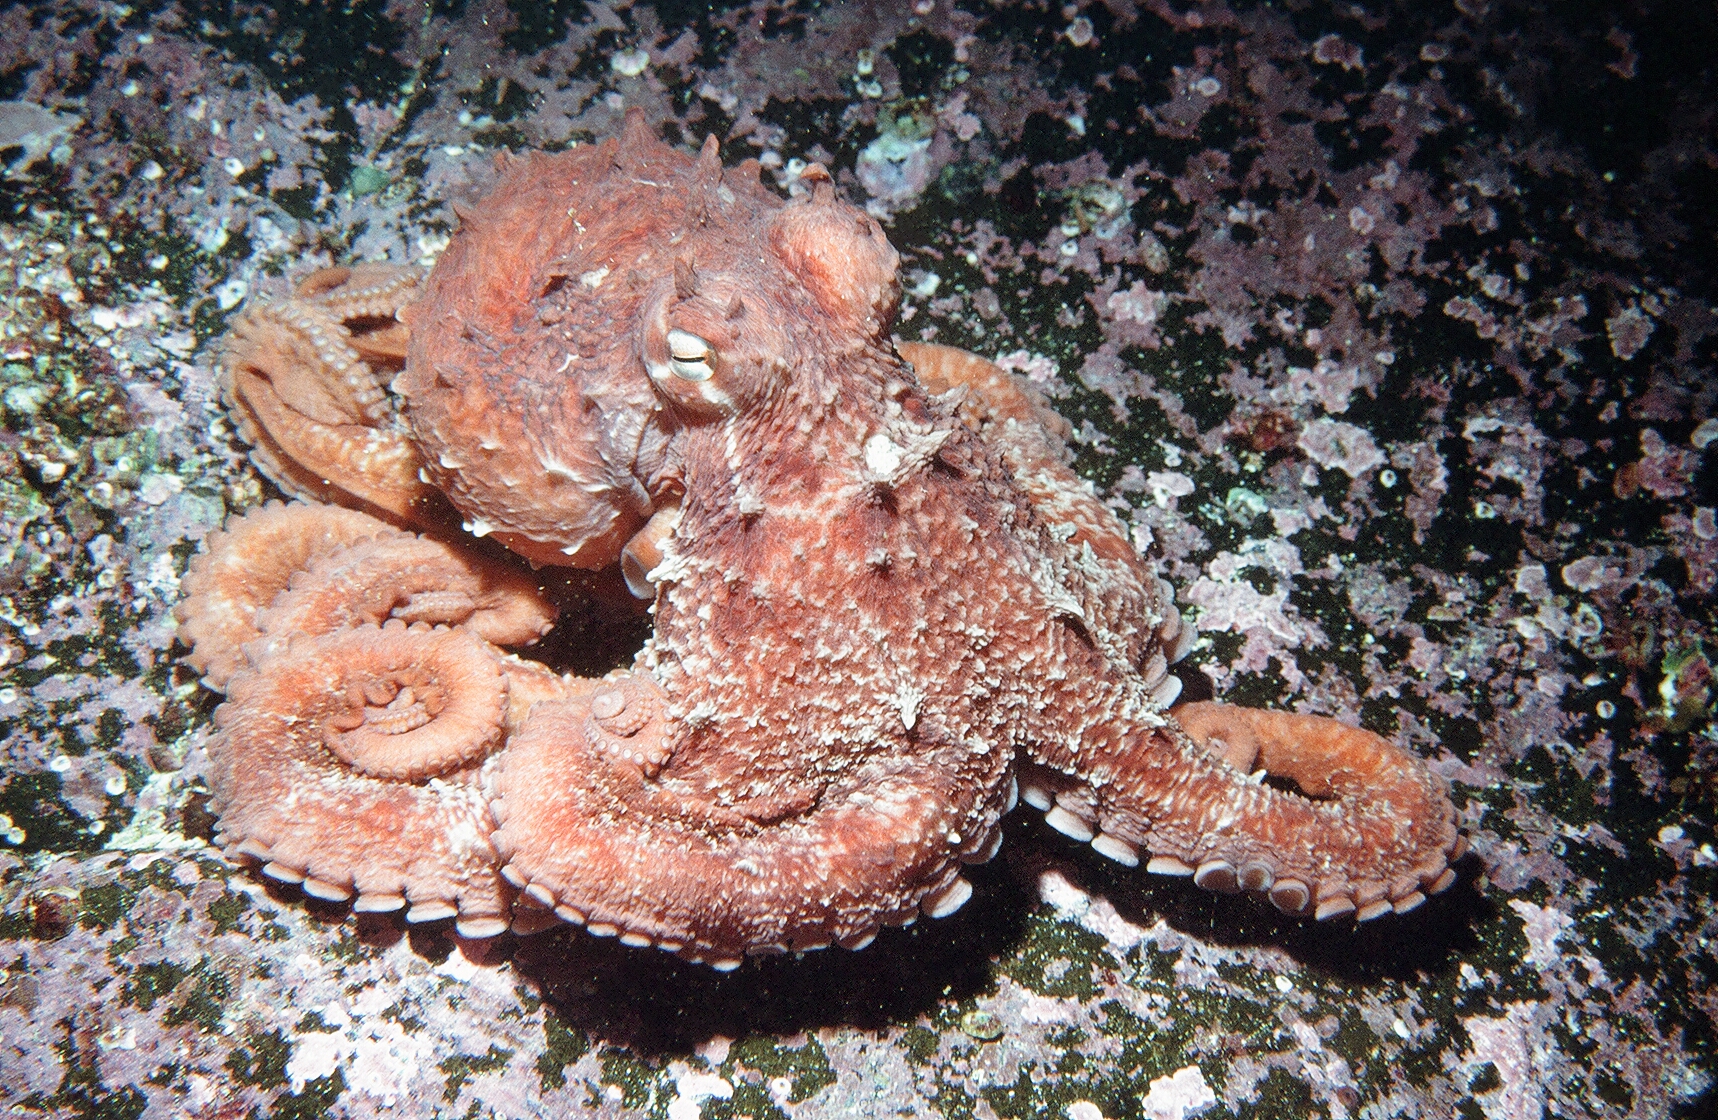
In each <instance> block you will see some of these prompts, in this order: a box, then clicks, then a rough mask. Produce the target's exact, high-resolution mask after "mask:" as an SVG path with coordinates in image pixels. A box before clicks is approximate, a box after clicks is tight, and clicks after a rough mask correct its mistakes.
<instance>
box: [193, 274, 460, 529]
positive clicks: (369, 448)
mask: <svg viewBox="0 0 1718 1120" xmlns="http://www.w3.org/2000/svg"><path fill="white" fill-rule="evenodd" d="M418 277H419V274H418V273H417V272H416V271H415V270H409V269H399V268H392V267H384V266H361V267H360V268H356V269H344V268H341V269H325V270H323V271H322V272H318V273H316V274H314V275H312V276H311V277H310V278H309V279H307V280H306V281H305V282H304V284H302V285H301V286H300V288H299V291H298V294H297V296H296V297H295V298H293V299H289V300H286V301H284V302H282V303H276V304H264V305H260V306H257V307H250V308H247V309H246V310H245V311H244V312H243V313H241V314H240V315H239V316H238V318H237V319H235V320H234V322H233V327H232V330H231V331H230V332H229V334H228V336H227V339H226V342H225V344H224V350H223V353H222V359H221V368H220V377H221V395H222V398H223V399H224V400H225V401H226V403H227V405H228V406H229V408H231V410H232V412H233V415H234V417H235V418H236V420H237V423H238V426H239V434H240V435H241V436H242V437H243V438H244V439H245V441H246V442H248V443H250V444H251V445H252V452H251V458H252V461H253V462H255V463H256V465H257V467H258V469H259V470H261V471H262V472H263V473H264V474H266V475H268V477H269V478H270V479H272V480H273V481H274V482H275V483H276V484H277V485H279V486H280V487H281V489H283V490H286V491H287V492H289V493H291V494H295V495H297V496H299V497H303V498H313V499H320V500H325V501H333V502H336V503H339V504H344V505H351V506H364V505H367V506H370V507H373V508H374V509H376V510H378V511H380V512H382V513H385V514H387V515H389V516H392V517H396V518H400V519H402V520H406V521H410V520H413V519H414V518H415V516H416V511H417V507H418V506H419V505H420V503H422V502H423V501H425V500H426V499H427V498H428V497H429V495H430V490H429V488H428V486H427V485H426V484H425V483H424V482H423V481H422V480H421V479H420V478H419V477H418V472H419V469H420V467H421V466H422V464H421V462H420V461H419V458H418V453H417V451H416V449H415V448H414V447H413V445H412V443H411V441H410V440H409V439H408V438H407V436H406V434H405V433H404V431H403V429H402V428H401V427H400V426H399V425H398V423H397V422H396V420H395V418H394V416H393V407H392V404H391V403H390V401H389V398H388V395H387V392H386V390H385V389H384V387H383V382H384V381H386V377H385V376H384V375H383V373H382V370H383V369H386V368H387V367H388V366H390V365H391V366H394V367H396V368H397V366H398V356H399V355H400V354H403V352H404V347H405V332H404V327H403V326H402V325H401V324H400V323H398V322H397V321H396V320H395V319H394V315H395V312H397V311H398V310H399V309H400V308H401V307H403V306H405V305H406V304H407V303H409V302H411V300H412V299H413V298H415V295H416V290H417V280H418Z"/></svg>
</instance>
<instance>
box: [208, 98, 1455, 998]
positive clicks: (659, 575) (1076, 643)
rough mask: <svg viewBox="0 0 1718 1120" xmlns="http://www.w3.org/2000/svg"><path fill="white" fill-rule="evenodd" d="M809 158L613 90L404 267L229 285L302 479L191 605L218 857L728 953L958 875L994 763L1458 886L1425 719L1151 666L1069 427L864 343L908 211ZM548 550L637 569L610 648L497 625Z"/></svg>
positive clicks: (1376, 882) (1101, 828)
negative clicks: (611, 651)
mask: <svg viewBox="0 0 1718 1120" xmlns="http://www.w3.org/2000/svg"><path fill="white" fill-rule="evenodd" d="M807 179H808V181H810V182H811V183H812V184H813V188H814V189H813V190H812V191H811V193H810V195H809V197H807V198H804V199H801V200H798V201H793V202H788V203H785V204H784V203H783V202H782V201H781V200H780V199H779V198H778V197H777V196H775V195H774V194H772V193H771V192H769V191H767V190H765V189H763V188H762V187H761V186H760V185H759V183H758V178H757V169H756V167H755V165H752V164H749V163H748V164H743V165H741V166H740V167H738V168H736V169H732V170H726V171H725V170H724V169H723V168H722V166H721V163H720V160H719V158H718V156H717V154H716V148H715V144H714V141H713V140H712V141H710V142H707V143H706V144H705V146H704V148H703V151H702V153H701V154H700V155H698V156H697V157H696V158H693V157H691V156H688V155H685V154H683V153H681V152H679V151H676V150H674V149H671V148H669V147H667V146H666V145H664V144H662V143H660V142H659V141H658V140H657V139H656V138H655V137H654V136H653V135H652V134H651V133H650V131H649V129H648V128H647V127H646V126H645V125H644V123H643V121H642V118H640V117H636V116H635V117H633V118H632V119H631V120H630V121H629V124H628V127H627V130H626V133H625V135H624V136H623V137H621V138H619V139H618V140H610V141H607V142H605V143H603V144H600V145H595V146H588V147H579V148H576V149H574V150H571V151H567V152H562V153H558V154H554V155H544V154H533V155H527V156H523V157H520V158H517V159H512V160H507V161H504V162H503V164H502V166H501V168H500V178H499V182H498V184H497V186H496V187H495V189H494V191H493V192H492V193H491V194H490V195H489V197H488V198H487V199H485V200H484V201H482V202H480V203H478V204H477V205H476V206H474V207H472V208H469V209H467V210H464V211H462V212H461V229H460V232H459V234H458V236H457V237H456V238H455V240H454V242H453V244H452V245H451V247H450V248H449V250H448V251H447V253H446V254H445V255H444V256H443V258H442V259H441V261H440V262H439V263H438V264H437V265H436V267H435V269H434V270H433V271H432V272H430V273H429V274H428V276H427V277H424V276H421V275H419V274H418V273H416V272H414V271H411V270H406V269H399V268H390V267H387V266H373V265H372V266H360V267H358V268H355V269H334V270H327V271H325V272H322V273H318V274H316V275H315V276H312V277H311V278H310V279H309V280H307V281H305V282H304V283H303V284H301V285H300V287H299V289H298V292H297V294H296V295H295V296H294V298H292V299H290V300H287V301H284V302H280V303H276V304H272V305H267V306H260V307H254V308H251V309H248V310H247V311H246V312H245V313H244V314H243V315H241V316H240V318H239V319H238V321H237V322H236V324H235V325H234V327H233V330H232V332H231V335H230V337H229V339H228V342H227V345H226V348H225V351H224V356H223V362H222V384H223V388H224V390H225V395H226V399H227V402H228V404H229V406H230V407H231V409H232V410H233V413H234V415H235V417H236V418H237V420H238V422H239V427H240V431H241V433H242V434H243V435H244V436H245V438H246V439H247V440H248V441H249V442H250V443H251V444H252V446H253V458H254V461H255V462H256V464H257V466H258V467H259V468H261V469H262V470H263V471H264V472H265V473H266V474H268V475H269V476H270V477H271V478H272V479H273V480H274V481H275V482H276V483H277V484H279V485H280V486H281V488H282V489H283V490H285V491H286V492H288V493H289V494H291V495H293V496H294V497H295V498H296V499H297V500H295V501H293V502H292V503H290V504H284V505H283V504H279V503H276V504H272V505H269V506H267V507H265V508H262V509H260V510H255V511H253V512H251V513H249V514H247V515H244V516H242V517H237V518H235V519H234V520H233V521H232V522H230V523H229V525H228V526H227V527H226V529H225V530H224V531H222V532H220V533H217V534H215V535H213V536H212V537H211V539H210V540H209V542H208V543H207V546H206V548H205V550H204V553H203V554H202V555H201V556H200V557H199V558H198V559H197V560H196V562H195V563H194V564H193V566H192V569H191V571H190V573H189V574H188V576H187V578H186V581H185V589H186V597H185V600H184V602H183V603H182V604H181V605H180V608H179V617H180V619H181V622H182V630H181V633H182V636H183V637H184V639H185V641H186V642H187V644H188V645H190V647H191V653H190V655H189V658H188V660H189V661H190V663H191V664H192V665H193V666H194V667H195V668H196V669H198V670H199V671H200V672H202V673H203V674H204V680H205V682H206V683H207V684H208V685H209V686H210V687H211V688H215V689H218V690H224V691H225V693H226V701H225V703H223V704H222V705H221V707H220V709H219V710H218V712H217V714H216V722H217V727H218V730H217V732H216V734H215V736H214V737H213V739H212V741H211V743H210V745H209V752H210V756H211V769H210V783H211V786H212V789H213V795H214V797H213V801H214V807H215V809H216V811H217V812H218V813H219V840H220V842H221V844H222V845H223V846H224V847H225V849H226V850H227V851H228V852H229V854H231V855H232V856H234V857H235V858H240V859H244V860H248V861H253V862H255V863H258V864H260V865H261V867H262V870H263V872H264V873H265V874H268V875H270V876H273V877H275V878H276V879H281V880H285V881H288V882H296V883H300V884H302V886H303V889H304V891H305V893H306V894H309V895H312V896H315V897H319V898H325V899H335V900H348V899H349V900H352V904H353V907H354V909H356V910H360V911H392V910H399V909H402V908H403V909H405V912H406V913H405V916H406V918H407V919H408V920H412V921H427V920H434V919H439V918H455V919H456V921H457V928H458V930H459V931H460V932H461V933H462V934H464V935H467V936H472V937H483V936H492V935H494V934H498V933H500V932H502V931H503V930H505V929H508V928H509V927H511V928H513V929H515V930H518V931H522V932H529V931H532V930H536V929H541V928H543V927H544V926H546V925H548V924H553V923H554V922H555V921H556V920H557V919H559V920H565V921H569V922H575V923H578V924H581V925H584V926H585V927H586V928H588V929H589V930H590V931H591V932H593V933H596V934H604V935H615V936H619V937H621V938H622V939H623V940H625V941H626V942H628V943H631V944H638V945H646V944H651V945H656V946H659V947H661V948H663V949H667V950H670V951H673V952H676V953H679V954H681V955H683V956H686V957H688V958H691V959H694V960H700V961H704V962H707V963H709V964H712V965H715V966H717V967H722V968H725V967H732V966H733V965H735V964H737V963H738V962H739V961H740V960H741V959H742V958H743V957H744V956H745V955H746V954H756V953H766V952H784V951H800V950H807V949H814V948H819V947H822V946H825V945H829V944H832V943H835V944H840V945H843V946H846V947H849V948H857V947H859V946H861V945H864V944H866V943H868V942H869V941H870V940H871V939H872V938H873V937H874V936H875V935H876V933H877V931H878V930H879V928H881V927H883V926H888V925H904V924H906V923H908V922H911V921H912V920H914V918H915V917H916V916H917V915H919V914H921V913H923V914H927V915H930V916H933V917H940V916H942V915H945V914H948V913H950V912H952V911H953V910H955V909H956V908H958V907H959V906H960V905H961V904H962V903H963V902H964V901H966V899H967V898H968V896H969V895H970V893H971V888H970V886H969V885H968V884H967V881H966V880H965V879H964V878H963V877H962V875H961V871H962V868H963V867H964V866H965V865H967V864H971V863H976V862H980V861H983V860H987V859H989V858H990V857H991V856H992V855H994V854H995V852H996V849H997V846H998V844H999V843H1000V841H1001V835H1002V834H1001V831H1000V821H1001V818H1002V817H1003V815H1004V814H1006V813H1008V812H1009V811H1010V810H1011V809H1013V808H1014V806H1015V804H1016V802H1017V800H1020V801H1025V802H1026V803H1027V804H1029V805H1031V806H1033V807H1034V808H1035V809H1038V810H1040V811H1042V812H1043V813H1044V814H1045V817H1046V819H1047V820H1048V821H1049V823H1050V824H1051V825H1053V826H1054V827H1055V828H1057V829H1059V830H1061V831H1062V832H1064V833H1067V834H1068V835H1070V836H1073V837H1075V838H1077V839H1079V840H1084V841H1089V842H1090V843H1091V845H1092V847H1093V848H1095V849H1096V850H1097V851H1098V852H1100V853H1102V854H1103V855H1105V856H1107V857H1109V858H1110V859H1113V860H1117V861H1120V862H1121V863H1124V864H1127V865H1129V866H1133V865H1137V864H1141V863H1143V864H1144V866H1145V869H1146V870H1148V871H1153V872H1158V873H1161V874H1168V875H1186V876H1191V877H1192V878H1193V880H1194V881H1195V882H1196V883H1198V884H1199V885H1200V886H1202V887H1206V888H1208V889H1213V890H1220V891H1237V890H1247V891H1255V892H1261V893H1264V894H1266V895H1267V896H1268V897H1269V899H1270V901H1271V902H1272V903H1274V904H1275V905H1276V906H1277V907H1278V908H1279V909H1281V910H1283V911H1286V912H1288V913H1291V914H1307V915H1312V916H1317V917H1319V918H1328V917H1332V916H1336V915H1340V914H1353V915H1355V916H1357V917H1358V918H1361V919H1368V918H1372V917H1376V916H1378V915H1379V914H1382V913H1385V912H1387V911H1391V910H1395V911H1405V910H1409V909H1411V908H1413V907H1414V906H1416V905H1418V904H1419V903H1420V902H1421V901H1422V900H1423V899H1424V898H1425V896H1426V894H1428V893H1431V892H1435V891H1439V890H1442V889H1444V888H1445V887H1447V886H1448V885H1449V884H1450V883H1451V882H1452V881H1453V879H1454V873H1453V872H1452V871H1451V870H1450V867H1449V864H1450V862H1451V861H1452V860H1453V859H1455V858H1456V857H1458V856H1459V855H1460V853H1461V850H1462V847H1463V843H1462V840H1461V838H1460V836H1459V835H1458V833H1457V831H1456V829H1455V826H1454V813H1453V809H1452V807H1451V804H1450V802H1449V800H1448V797H1447V795H1446V792H1445V789H1444V786H1443V784H1442V782H1441V781H1440V780H1439V779H1438V778H1437V777H1436V776H1434V775H1433V774H1432V773H1431V772H1430V771H1429V770H1428V769H1427V767H1426V766H1425V764H1424V763H1423V762H1422V761H1421V760H1420V759H1418V758H1417V757H1415V756H1413V755H1411V754H1409V753H1407V752H1405V751H1403V750H1402V749H1400V748H1398V747H1396V746H1395V745H1393V744H1391V743H1390V742H1388V741H1386V740H1384V739H1383V738H1380V737H1379V736H1377V735H1374V734H1372V733H1370V732H1367V731H1362V730H1358V729H1356V728H1352V727H1348V726H1345V725H1343V724H1340V723H1337V722H1335V721H1333V720H1329V719H1323V718H1318V717H1312V716H1301V715H1289V714H1281V713H1266V712H1260V711H1249V710H1246V709H1238V708H1233V707H1229V706H1226V705H1220V704H1209V703H1201V704H1186V705H1182V706H1180V707H1171V706H1170V705H1171V704H1173V702H1174V701H1175V699H1176V697H1177V694H1178V692H1179V683H1178V681H1177V679H1176V678H1175V677H1174V676H1172V675H1170V674H1169V673H1168V666H1169V664H1170V663H1171V662H1172V661H1174V660H1176V659H1177V658H1178V657H1179V656H1180V654H1181V653H1182V652H1184V650H1185V647H1186V644H1187V641H1188V638H1189V631H1187V630H1185V629H1183V627H1182V624H1181V619H1180V617H1179V614H1178V612H1177V611H1176V609H1175V606H1174V601H1173V596H1172V594H1171V592H1170V589H1169V588H1168V586H1167V585H1166V584H1164V583H1163V581H1161V580H1160V579H1158V578H1157V577H1156V576H1155V575H1154V574H1153V572H1152V570H1151V568H1150V567H1149V565H1148V563H1147V562H1146V561H1144V560H1143V559H1142V558H1141V557H1140V556H1139V555H1138V553H1137V551H1136V550H1135V548H1134V547H1133V545H1132V542H1131V541H1130V539H1129V537H1128V533H1127V531H1126V529H1125V527H1124V526H1123V525H1121V524H1120V522H1118V521H1117V520H1116V518H1115V517H1114V516H1113V515H1112V514H1111V513H1110V511H1109V510H1108V509H1106V508H1105V507H1104V506H1103V505H1102V503H1100V502H1099V501H1098V500H1097V499H1096V498H1095V496H1094V495H1093V493H1092V492H1091V490H1090V488H1089V487H1088V486H1087V485H1086V484H1085V483H1083V482H1081V481H1080V480H1079V479H1078V478H1077V477H1076V476H1075V475H1074V474H1073V472H1072V471H1071V470H1070V468H1069V466H1068V454H1067V451H1066V449H1065V446H1064V444H1063V434H1064V428H1063V425H1062V422H1061V421H1060V420H1059V419H1057V418H1056V417H1055V415H1054V414H1053V413H1051V412H1049V411H1048V410H1047V409H1046V408H1045V407H1044V406H1043V405H1042V404H1041V403H1040V402H1039V401H1038V400H1037V399H1036V398H1035V397H1034V396H1033V395H1032V393H1031V391H1030V389H1029V388H1027V387H1025V386H1023V385H1022V384H1021V383H1019V382H1017V381H1015V380H1014V379H1012V378H1011V377H1010V376H1009V375H1007V374H1005V373H1003V372H1002V371H1000V370H998V369H997V368H996V367H995V366H993V365H991V364H990V363H988V362H985V361H983V360H982V359H978V358H975V357H973V356H971V355H967V354H963V353H962V352H959V351H954V350H949V349H947V348H942V347H932V346H925V345H919V344H905V343H902V344H896V343H893V342H891V339H890V335H889V327H890V325H891V323H892V321H893V316H894V311H895V304H896V299H897V293H898V287H897V282H896V275H895V272H896V263H897V259H896V255H895V253H894V250H893V249H892V248H891V247H890V246H889V244H888V241H887V240H886V239H885V237H884V235H883V233H882V231H881V230H880V229H879V228H878V226H877V224H876V223H875V222H874V221H872V220H871V219H870V218H869V217H867V216H866V215H865V214H864V213H862V212H860V211H858V210H855V209H853V208H852V207H850V206H847V205H846V204H844V203H842V202H840V201H839V200H838V199H837V198H836V197H835V194H834V191H833V189H832V186H831V184H830V183H829V181H828V178H827V176H826V175H824V174H822V173H821V169H818V168H813V169H810V170H809V171H808V172H807ZM461 524H463V527H464V530H465V532H462V531H461V529H460V526H461ZM474 537H489V538H490V540H489V541H483V542H479V541H477V540H474V539H473V538H474ZM495 542H499V545H501V546H505V548H502V547H497V546H496V543H495ZM527 561H528V562H529V564H527V563H526V562H527ZM545 566H576V567H583V568H587V569H592V570H598V571H607V572H613V571H616V570H617V569H618V570H620V571H623V572H624V574H625V577H626V581H627V584H628V585H629V586H630V587H632V588H633V590H634V592H635V593H637V594H639V595H641V596H642V597H645V598H648V599H649V600H650V601H651V604H652V605H651V608H650V609H651V611H652V612H653V615H654V631H653V634H652V636H651V638H650V639H649V641H648V642H647V643H646V645H645V648H644V649H643V651H642V652H641V653H639V655H638V656H637V659H636V661H635V663H634V664H633V665H632V667H631V668H630V669H625V670H620V671H616V672H613V673H610V674H609V675H607V676H606V677H603V678H601V679H588V678H581V677H576V676H572V675H569V674H564V673H560V672H557V671H556V670H555V669H554V668H553V667H552V666H550V665H546V664H543V663H541V662H539V661H533V660H530V659H528V658H526V657H523V656H520V655H519V654H518V653H516V652H512V651H517V650H520V649H523V648H525V647H528V646H530V645H531V644H532V643H534V642H536V641H537V639H538V638H540V637H541V636H542V635H543V634H545V633H546V632H548V630H549V629H550V628H551V627H552V626H554V625H555V623H556V618H557V614H558V610H559V607H558V605H557V603H556V601H555V599H554V597H553V596H552V595H551V594H550V593H549V592H548V591H546V590H545V587H548V586H550V584H549V583H548V582H547V581H544V582H539V578H538V577H539V576H541V575H545V574H546V573H545V572H544V571H543V568H544V567H545ZM563 625H564V623H563ZM1266 774H1269V775H1275V776H1278V777H1280V778H1283V779H1287V781H1288V782H1292V783H1293V784H1294V786H1295V787H1296V789H1293V790H1290V789H1286V788H1279V786H1281V785H1283V784H1284V783H1278V784H1275V785H1273V784H1270V783H1266V782H1264V781H1262V780H1261V779H1262V778H1263V776H1264V775H1266Z"/></svg>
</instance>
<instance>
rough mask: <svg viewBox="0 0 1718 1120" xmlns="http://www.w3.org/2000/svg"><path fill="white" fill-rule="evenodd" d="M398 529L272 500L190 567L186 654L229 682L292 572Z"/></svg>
mask: <svg viewBox="0 0 1718 1120" xmlns="http://www.w3.org/2000/svg"><path fill="white" fill-rule="evenodd" d="M396 535H399V534H398V530H396V529H394V527H393V526H391V525H389V524H388V523H387V522H385V521H379V520H377V519H376V518H374V517H371V516H369V515H368V514H364V513H359V512H357V511H356V510H349V509H342V508H340V507H338V506H312V505H304V504H302V503H294V504H292V505H283V504H281V503H280V502H270V503H269V504H268V505H266V506H263V507H262V508H260V509H255V510H252V511H251V512H249V513H247V514H245V515H244V516H243V517H237V518H233V519H232V520H231V521H229V522H228V523H227V527H226V528H225V529H222V530H220V531H218V532H214V533H211V534H209V536H208V538H207V539H206V540H205V541H204V542H203V551H202V552H201V553H199V554H198V556H197V558H196V559H195V560H193V561H191V566H190V568H189V569H188V570H187V571H186V573H185V579H184V581H183V585H182V588H183V591H184V593H185V598H184V599H183V600H181V601H180V603H179V604H178V606H176V607H174V609H173V615H174V617H175V618H176V619H178V621H179V637H180V639H181V640H183V641H184V642H185V644H186V645H189V646H190V647H191V652H190V654H189V655H188V656H187V657H186V658H185V660H186V661H187V662H189V663H190V665H191V667H192V668H194V669H196V670H198V671H199V672H201V673H202V674H203V680H204V683H206V684H207V685H208V686H209V687H210V688H214V689H224V688H225V687H226V685H227V682H228V681H229V680H230V679H232V676H233V674H234V673H236V672H237V671H238V670H239V669H241V668H243V667H244V665H245V663H246V662H245V653H244V646H245V645H246V644H247V643H249V642H253V641H255V640H256V639H258V638H259V637H261V636H262V630H261V627H260V625H259V622H258V616H259V614H260V613H261V612H262V611H264V610H265V609H266V608H267V607H268V606H269V605H270V604H271V603H273V602H274V600H275V598H276V597H277V596H279V595H280V594H281V593H282V592H284V591H285V590H286V589H287V587H288V585H289V584H290V583H291V582H292V579H293V577H294V576H296V575H298V574H299V573H301V572H303V571H304V570H306V569H308V568H309V567H311V566H312V565H313V564H315V563H316V562H317V561H318V560H320V559H323V558H325V557H327V556H329V555H331V554H333V553H335V552H338V551H340V550H342V549H345V548H348V547H350V546H352V545H355V544H358V543H359V542H362V541H370V540H375V539H377V538H386V537H390V536H396Z"/></svg>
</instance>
